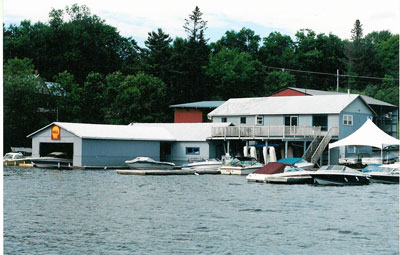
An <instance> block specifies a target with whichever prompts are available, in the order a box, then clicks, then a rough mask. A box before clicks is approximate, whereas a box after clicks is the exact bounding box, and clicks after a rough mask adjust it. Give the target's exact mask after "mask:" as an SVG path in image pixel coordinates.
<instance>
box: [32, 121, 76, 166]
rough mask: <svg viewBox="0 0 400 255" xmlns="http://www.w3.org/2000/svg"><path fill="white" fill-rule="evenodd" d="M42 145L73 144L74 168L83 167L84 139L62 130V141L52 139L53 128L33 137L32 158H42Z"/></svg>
mask: <svg viewBox="0 0 400 255" xmlns="http://www.w3.org/2000/svg"><path fill="white" fill-rule="evenodd" d="M40 143H72V144H73V148H74V155H73V158H72V159H73V162H72V164H73V165H74V166H81V165H82V139H81V138H80V137H77V136H76V135H74V134H72V133H70V132H68V131H67V130H65V129H61V132H60V140H52V139H51V127H49V128H46V129H44V130H43V131H41V132H39V133H37V134H35V135H34V136H32V157H34V158H35V157H40Z"/></svg>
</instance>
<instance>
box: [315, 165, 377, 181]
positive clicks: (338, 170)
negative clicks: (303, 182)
mask: <svg viewBox="0 0 400 255" xmlns="http://www.w3.org/2000/svg"><path fill="white" fill-rule="evenodd" d="M310 175H311V176H312V177H313V178H314V183H316V184H321V185H365V184H368V183H369V179H368V175H366V174H364V173H362V172H360V171H357V170H355V169H352V168H350V167H347V166H341V165H329V166H322V167H321V168H320V169H319V170H318V171H315V172H312V173H310Z"/></svg>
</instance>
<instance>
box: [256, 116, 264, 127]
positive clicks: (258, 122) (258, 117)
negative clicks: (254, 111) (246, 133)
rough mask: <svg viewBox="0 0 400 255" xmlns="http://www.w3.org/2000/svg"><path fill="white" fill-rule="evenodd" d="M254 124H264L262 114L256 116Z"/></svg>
mask: <svg viewBox="0 0 400 255" xmlns="http://www.w3.org/2000/svg"><path fill="white" fill-rule="evenodd" d="M256 125H264V118H263V116H256Z"/></svg>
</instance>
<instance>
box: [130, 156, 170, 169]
mask: <svg viewBox="0 0 400 255" xmlns="http://www.w3.org/2000/svg"><path fill="white" fill-rule="evenodd" d="M125 164H127V165H128V166H129V168H132V169H138V170H146V169H151V170H153V169H154V170H171V169H173V168H174V167H175V164H174V163H171V162H161V161H156V160H154V159H152V158H149V157H137V158H135V159H132V160H127V161H125Z"/></svg>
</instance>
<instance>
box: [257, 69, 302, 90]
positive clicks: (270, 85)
mask: <svg viewBox="0 0 400 255" xmlns="http://www.w3.org/2000/svg"><path fill="white" fill-rule="evenodd" d="M295 85H296V79H295V77H294V76H293V75H291V74H290V73H288V72H285V71H273V72H270V73H268V75H267V77H266V78H265V81H264V93H265V94H264V95H265V96H269V95H271V94H273V93H276V92H277V91H279V90H281V89H284V88H288V87H295Z"/></svg>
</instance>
